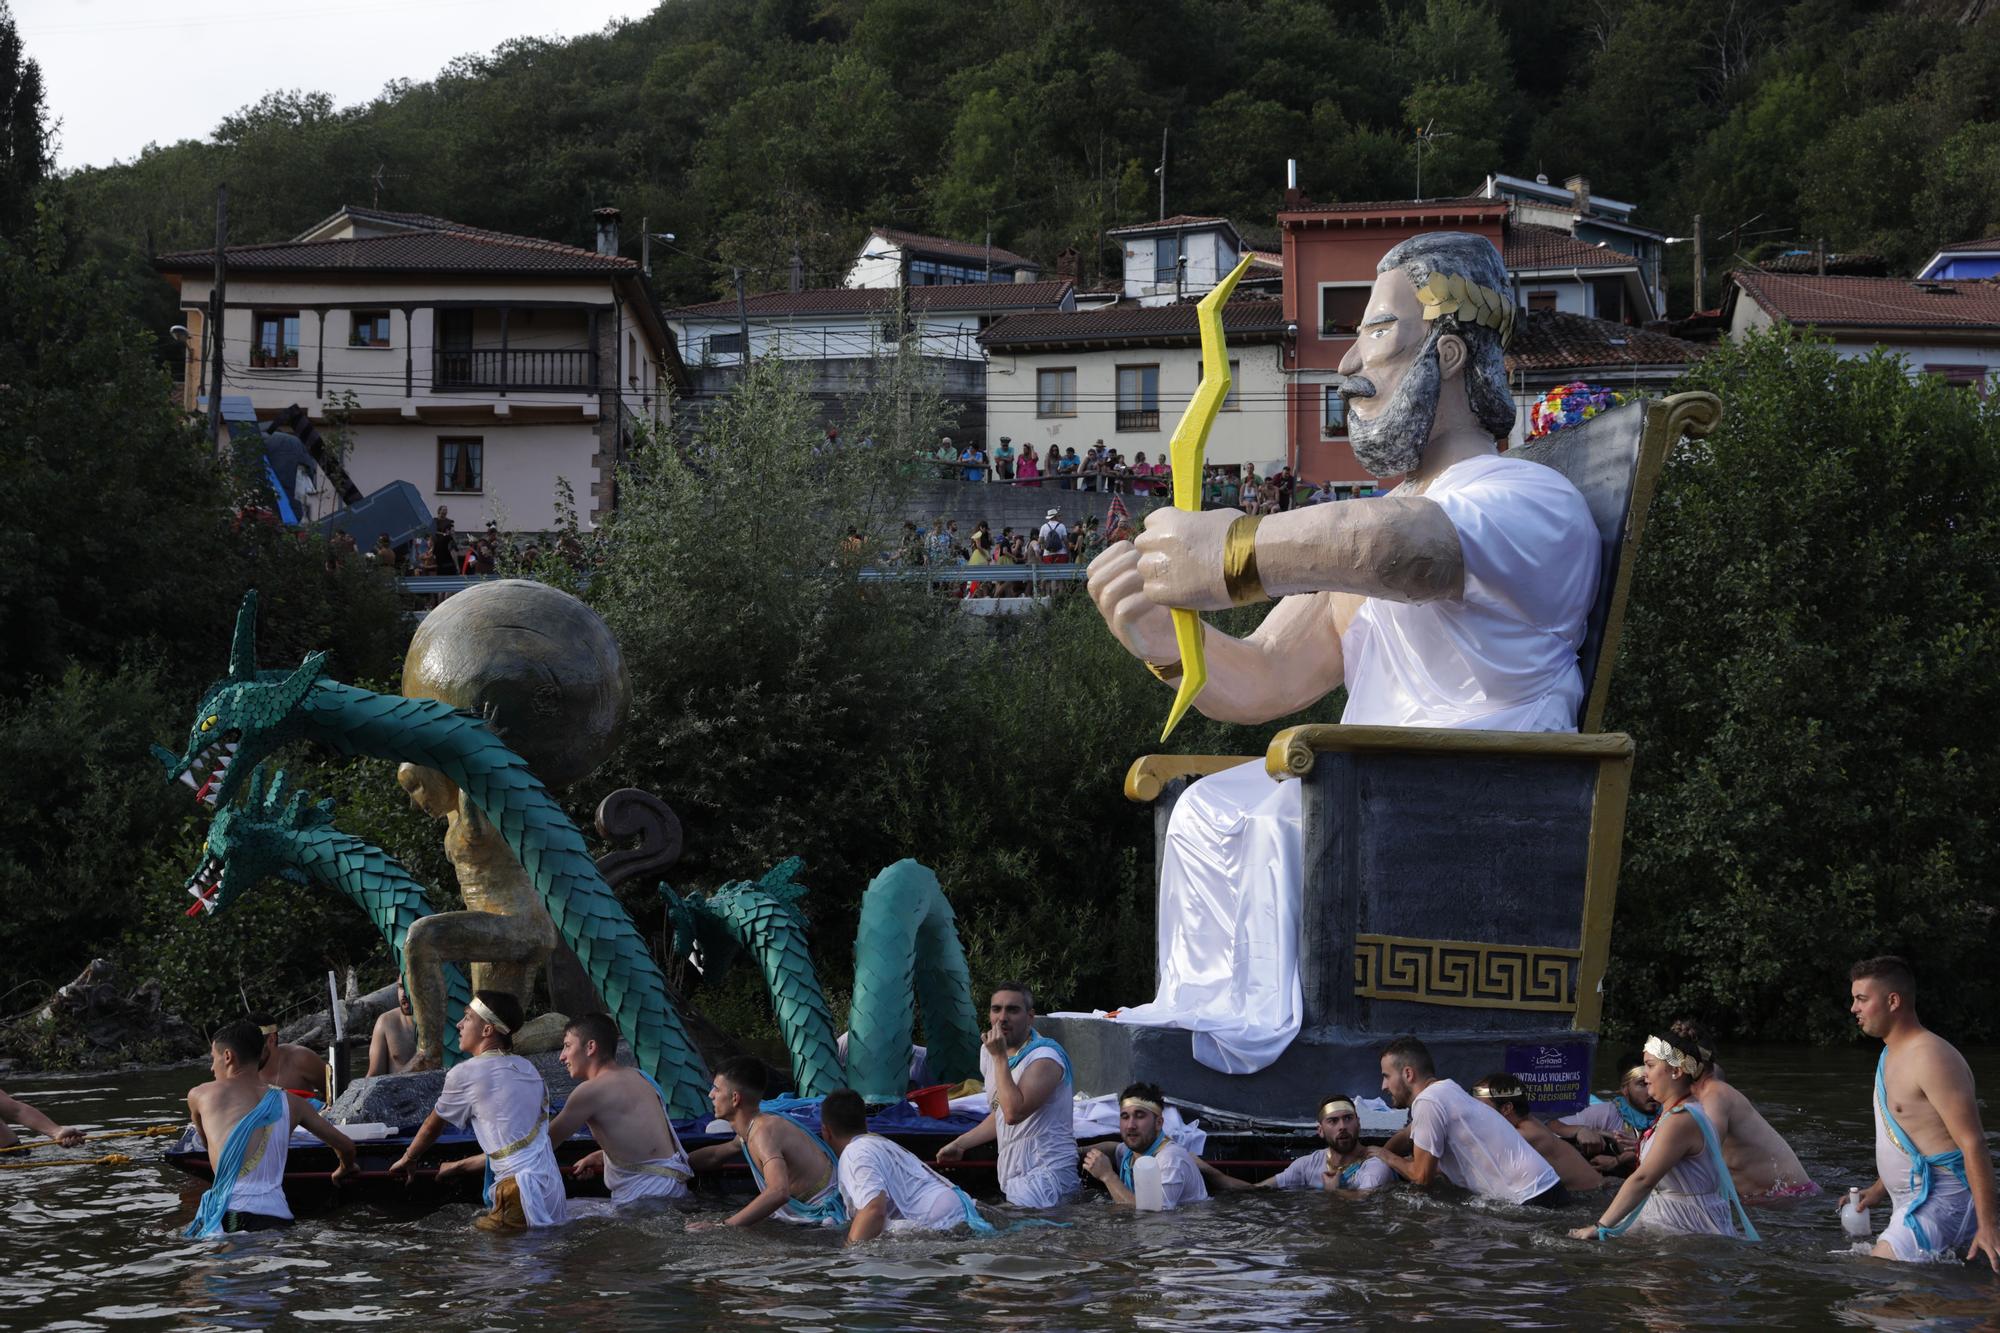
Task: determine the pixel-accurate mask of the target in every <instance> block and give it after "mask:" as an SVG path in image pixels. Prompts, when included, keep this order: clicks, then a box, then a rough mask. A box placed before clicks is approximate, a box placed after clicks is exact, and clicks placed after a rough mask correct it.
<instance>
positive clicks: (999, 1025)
mask: <svg viewBox="0 0 2000 1333" xmlns="http://www.w3.org/2000/svg"><path fill="white" fill-rule="evenodd" d="M986 1014H987V1017H988V1018H989V1019H990V1020H991V1021H992V1024H993V1026H992V1027H990V1028H988V1029H987V1032H986V1037H985V1040H984V1043H983V1049H981V1051H980V1052H979V1073H980V1075H981V1077H982V1078H984V1080H985V1082H986V1096H987V1098H988V1099H989V1100H990V1101H991V1102H992V1104H993V1109H992V1110H991V1111H990V1112H989V1113H988V1114H987V1116H986V1119H984V1120H982V1121H980V1122H979V1124H978V1125H976V1126H974V1127H973V1128H971V1129H968V1130H966V1131H965V1133H963V1134H961V1135H959V1136H958V1137H957V1138H955V1139H953V1140H952V1141H951V1142H950V1143H947V1144H945V1145H944V1146H943V1147H942V1148H939V1149H938V1151H937V1160H938V1161H940V1162H957V1161H962V1160H964V1158H965V1150H966V1149H967V1148H976V1147H979V1146H980V1145H981V1144H986V1143H992V1144H996V1145H997V1147H998V1154H997V1155H998V1158H999V1161H998V1165H997V1168H996V1169H997V1170H998V1173H999V1176H1000V1192H1001V1193H1003V1194H1005V1195H1006V1196H1007V1202H1008V1203H1011V1204H1013V1205H1014V1206H1015V1207H1016V1208H1053V1207H1055V1206H1056V1205H1057V1204H1059V1203H1066V1202H1068V1201H1069V1200H1070V1199H1073V1198H1075V1197H1076V1195H1077V1193H1078V1191H1080V1190H1081V1189H1082V1187H1083V1180H1082V1178H1081V1177H1080V1176H1078V1175H1077V1173H1076V1165H1077V1164H1076V1112H1075V1106H1074V1103H1075V1100H1076V1076H1075V1074H1074V1072H1073V1071H1072V1070H1071V1068H1070V1063H1069V1052H1067V1051H1065V1050H1064V1049H1063V1048H1062V1046H1061V1045H1060V1044H1059V1043H1057V1042H1056V1041H1055V1040H1054V1039H1052V1038H1049V1037H1044V1036H1042V1035H1041V1034H1040V1033H1038V1032H1036V1031H1035V996H1034V992H1032V991H1030V990H1029V989H1028V987H1027V985H1026V984H1025V983H1023V982H1019V981H1003V982H1001V983H1000V984H999V985H997V986H995V987H994V988H993V998H992V999H991V1000H990V1001H988V1002H987V1006H986Z"/></svg>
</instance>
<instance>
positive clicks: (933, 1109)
mask: <svg viewBox="0 0 2000 1333" xmlns="http://www.w3.org/2000/svg"><path fill="white" fill-rule="evenodd" d="M951 1087H952V1085H951V1084H949V1083H938V1084H934V1085H932V1086H931V1087H928V1088H918V1089H916V1090H915V1091H913V1092H911V1093H910V1101H911V1102H912V1103H913V1104H914V1105H915V1106H916V1108H917V1113H918V1114H919V1115H927V1116H929V1117H930V1118H931V1119H933V1120H942V1119H944V1118H945V1117H946V1116H948V1115H950V1114H951V1096H950V1093H951Z"/></svg>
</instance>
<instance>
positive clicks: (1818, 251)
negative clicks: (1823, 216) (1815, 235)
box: [1813, 236, 1826, 278]
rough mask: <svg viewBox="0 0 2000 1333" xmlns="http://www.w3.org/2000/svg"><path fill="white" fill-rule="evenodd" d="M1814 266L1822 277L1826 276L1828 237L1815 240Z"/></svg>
mask: <svg viewBox="0 0 2000 1333" xmlns="http://www.w3.org/2000/svg"><path fill="white" fill-rule="evenodd" d="M1813 267H1814V270H1815V271H1816V272H1817V273H1818V275H1819V276H1820V277H1822V278H1823V277H1825V276H1826V237H1824V236H1822V237H1820V238H1819V239H1818V240H1816V241H1814V242H1813Z"/></svg>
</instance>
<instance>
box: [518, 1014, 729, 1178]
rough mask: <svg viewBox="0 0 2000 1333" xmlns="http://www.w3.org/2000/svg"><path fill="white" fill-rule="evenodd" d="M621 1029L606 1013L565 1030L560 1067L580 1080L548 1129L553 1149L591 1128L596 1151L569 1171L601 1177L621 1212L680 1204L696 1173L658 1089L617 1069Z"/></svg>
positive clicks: (577, 1021)
mask: <svg viewBox="0 0 2000 1333" xmlns="http://www.w3.org/2000/svg"><path fill="white" fill-rule="evenodd" d="M617 1055H618V1025H617V1024H615V1023H613V1022H612V1021H611V1016H610V1015H609V1014H585V1015H583V1016H582V1017H581V1018H573V1019H571V1020H570V1022H569V1026H568V1027H565V1028H564V1029H563V1042H562V1062H563V1068H565V1069H567V1070H569V1076H570V1077H571V1078H573V1079H575V1080H576V1081H577V1084H576V1087H575V1088H574V1089H573V1090H572V1091H571V1092H570V1094H569V1100H568V1101H566V1102H564V1103H563V1109H562V1112H561V1114H559V1115H558V1116H556V1118H555V1119H554V1120H552V1121H550V1122H549V1143H550V1144H551V1145H557V1144H560V1143H562V1141H563V1140H564V1139H567V1138H568V1137H569V1136H570V1135H572V1134H574V1133H576V1131H577V1129H578V1128H579V1127H580V1126H583V1125H588V1126H590V1136H591V1138H593V1139H595V1140H596V1141H597V1151H596V1152H594V1153H591V1154H590V1155H589V1156H587V1157H585V1158H583V1159H582V1160H581V1161H579V1162H577V1164H576V1165H575V1166H573V1167H571V1168H570V1173H571V1174H572V1175H577V1176H590V1175H596V1174H597V1173H598V1172H600V1171H601V1172H603V1173H604V1186H605V1188H606V1189H608V1190H610V1191H611V1202H612V1204H613V1205H614V1206H616V1207H620V1208H623V1207H624V1206H626V1205H627V1204H632V1203H637V1202H639V1201H640V1200H642V1199H685V1198H686V1197H687V1196H688V1182H689V1181H690V1180H692V1179H693V1178H694V1171H693V1169H692V1168H690V1167H689V1165H688V1159H687V1153H686V1152H685V1151H684V1150H683V1149H682V1148H681V1141H680V1139H679V1138H678V1137H677V1136H676V1135H675V1134H674V1125H673V1121H671V1120H669V1119H668V1118H667V1107H666V1098H665V1096H663V1095H662V1094H661V1092H660V1088H659V1085H658V1084H657V1083H655V1082H653V1080H652V1079H650V1078H648V1077H647V1076H646V1075H645V1074H643V1073H641V1072H640V1071H638V1070H637V1069H629V1068H626V1067H625V1066H622V1065H620V1064H618V1063H617Z"/></svg>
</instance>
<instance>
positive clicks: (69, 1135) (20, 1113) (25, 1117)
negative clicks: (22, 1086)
mask: <svg viewBox="0 0 2000 1333" xmlns="http://www.w3.org/2000/svg"><path fill="white" fill-rule="evenodd" d="M10 1124H13V1125H25V1126H27V1127H28V1128H29V1129H32V1130H34V1131H35V1132H36V1133H38V1134H46V1135H48V1136H49V1137H50V1138H51V1139H54V1140H55V1141H56V1142H57V1143H60V1144H61V1145H62V1146H63V1147H65V1148H74V1147H75V1146H76V1145H77V1144H79V1143H82V1142H83V1131H82V1130H80V1129H71V1128H70V1127H69V1126H68V1125H58V1124H57V1123H56V1122H55V1121H53V1120H51V1119H49V1118H48V1117H47V1116H45V1115H43V1114H42V1113H41V1112H40V1111H37V1110H36V1109H35V1108H34V1107H32V1106H30V1105H28V1104H27V1103H26V1102H24V1101H18V1100H16V1099H15V1098H12V1097H9V1096H8V1095H7V1094H6V1093H5V1092H0V1148H11V1147H13V1146H14V1145H15V1144H16V1143H19V1142H20V1140H19V1139H17V1138H15V1137H14V1131H13V1130H11V1129H9V1128H8V1126H9V1125H10Z"/></svg>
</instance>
